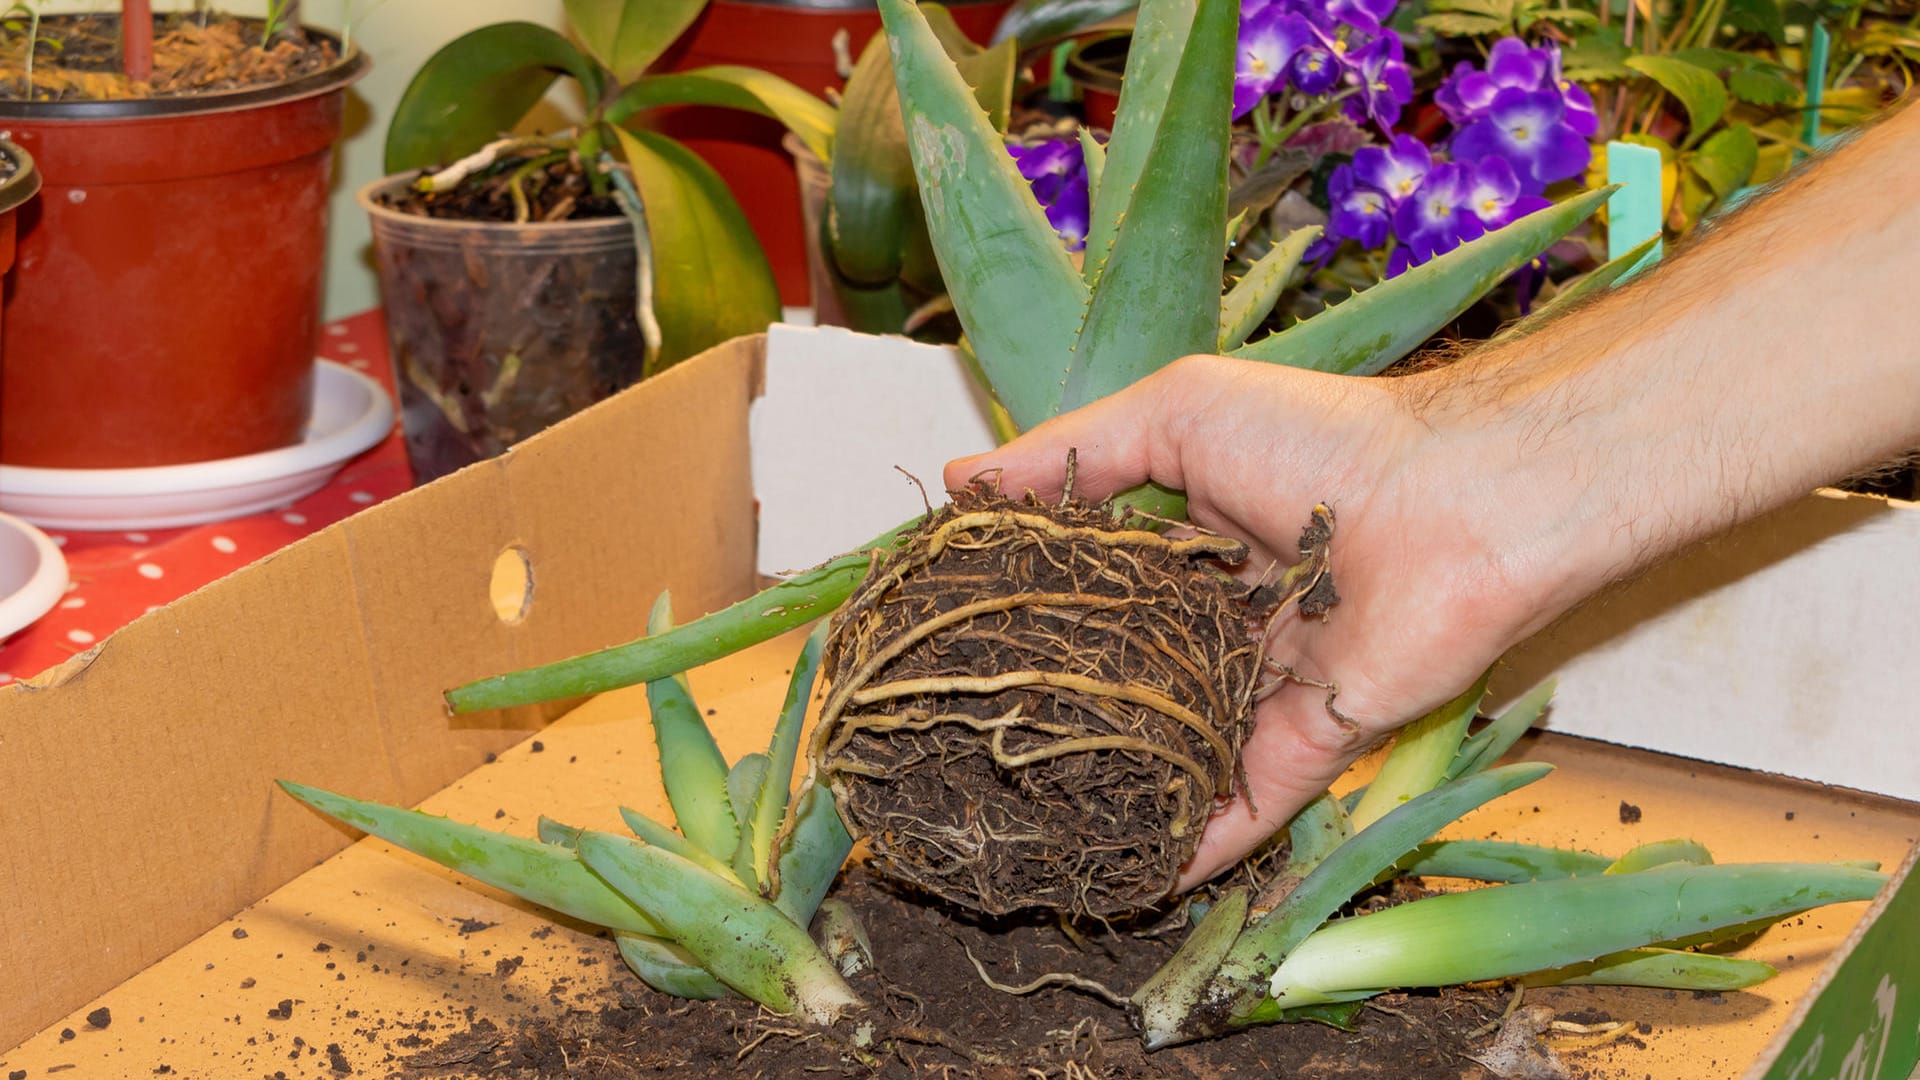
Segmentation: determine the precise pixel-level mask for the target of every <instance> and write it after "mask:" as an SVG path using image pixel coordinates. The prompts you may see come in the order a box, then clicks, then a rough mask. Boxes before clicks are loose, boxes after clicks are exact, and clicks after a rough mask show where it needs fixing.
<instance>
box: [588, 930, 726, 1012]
mask: <svg viewBox="0 0 1920 1080" xmlns="http://www.w3.org/2000/svg"><path fill="white" fill-rule="evenodd" d="M613 940H614V942H615V944H617V945H619V946H620V959H622V960H625V961H626V962H627V966H628V967H629V968H632V969H633V973H634V974H635V975H638V976H640V981H641V982H644V983H646V984H647V985H648V986H651V987H653V988H654V989H655V990H658V991H660V992H661V993H663V994H672V995H673V996H674V997H677V998H686V999H687V1000H689V1001H712V1000H714V999H716V998H723V997H730V996H732V994H733V991H731V990H729V989H727V984H726V983H723V982H721V981H720V980H719V979H716V978H714V977H713V976H712V975H711V974H710V973H708V972H707V971H706V970H705V969H703V968H702V967H701V966H700V965H699V964H697V963H695V962H694V960H693V957H691V956H689V955H687V951H686V950H685V949H681V948H679V947H677V946H675V945H673V944H672V943H671V942H666V941H661V940H660V939H659V938H650V937H641V936H639V935H638V934H615V935H613Z"/></svg>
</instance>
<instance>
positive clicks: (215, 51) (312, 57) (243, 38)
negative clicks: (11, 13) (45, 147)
mask: <svg viewBox="0 0 1920 1080" xmlns="http://www.w3.org/2000/svg"><path fill="white" fill-rule="evenodd" d="M153 24H154V25H153V75H152V78H150V79H148V80H146V81H144V82H135V81H133V80H131V79H129V78H127V76H126V74H125V73H124V72H123V71H122V70H121V46H120V39H121V33H120V17H119V16H118V15H108V14H82V15H46V16H43V17H41V19H40V20H39V24H38V27H37V29H36V28H35V27H34V25H33V23H32V22H31V21H30V20H28V19H24V18H20V19H14V20H10V21H9V26H10V27H14V28H12V29H7V30H5V31H4V34H3V35H0V42H3V44H0V57H4V59H0V97H7V98H12V99H15V100H33V101H82V100H85V101H105V100H123V99H130V98H148V97H171V96H179V95H187V94H211V93H220V92H223V91H228V90H240V89H245V88H248V87H253V86H265V85H272V84H274V83H280V82H285V81H288V80H291V79H296V78H299V77H300V76H302V75H308V74H312V73H314V72H318V71H322V70H324V69H326V68H328V67H330V66H332V65H333V64H334V63H335V62H336V61H337V60H338V59H339V56H338V55H337V54H336V53H335V51H334V48H333V43H332V42H330V41H327V40H325V39H324V38H319V37H308V36H307V35H305V34H275V35H273V38H272V40H270V41H263V40H262V32H263V31H264V30H265V29H266V28H265V26H264V24H263V23H261V22H260V21H259V20H257V19H240V18H235V17H232V16H210V15H208V14H206V13H205V12H204V11H202V12H200V13H197V14H188V13H179V12H174V13H167V14H162V15H156V16H154V19H153ZM29 40H31V41H32V44H33V56H32V67H31V75H32V77H31V79H29V78H28V72H29V68H28V66H27V63H26V61H27V44H28V42H29ZM29 85H31V92H29V90H28V87H29Z"/></svg>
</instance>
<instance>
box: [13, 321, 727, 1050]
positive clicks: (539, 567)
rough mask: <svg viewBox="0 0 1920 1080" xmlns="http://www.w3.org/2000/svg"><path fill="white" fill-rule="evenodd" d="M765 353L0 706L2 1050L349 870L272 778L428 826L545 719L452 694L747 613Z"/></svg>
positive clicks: (295, 563) (344, 541)
mask: <svg viewBox="0 0 1920 1080" xmlns="http://www.w3.org/2000/svg"><path fill="white" fill-rule="evenodd" d="M761 348H762V345H761V342H760V341H759V340H758V339H743V340H741V341H739V342H735V343H731V344H730V345H729V346H723V347H721V348H720V349H716V350H713V351H712V352H710V353H708V354H706V355H705V356H704V357H702V358H699V359H697V360H694V361H689V362H688V363H687V364H685V365H683V366H681V367H680V368H677V369H675V370H674V371H672V372H669V373H668V374H667V376H665V377H663V378H661V379H658V380H654V381H652V382H650V383H648V384H647V385H646V386H643V387H640V388H636V389H635V390H634V391H631V392H629V393H628V394H626V395H623V396H621V397H619V398H617V399H615V400H614V401H612V402H610V403H608V404H607V405H605V406H602V407H601V408H598V409H595V410H591V411H590V412H588V413H585V414H582V415H581V416H579V417H577V418H575V419H574V420H573V421H571V422H569V423H567V424H564V425H561V426H559V427H556V428H554V429H553V430H551V431H548V432H545V433H543V434H542V435H540V436H538V437H536V438H535V439H533V440H530V441H529V442H527V443H524V444H522V446H521V447H520V448H517V449H516V450H515V451H514V452H513V453H511V454H509V455H508V456H507V457H506V458H504V459H501V460H497V461H493V462H488V463H484V464H482V465H479V466H476V467H474V468H471V469H468V470H466V471H464V472H462V473H460V474H458V475H456V476H453V477H449V478H447V479H446V480H444V481H442V482H440V483H436V484H434V485H430V486H428V487H426V488H423V489H420V490H418V491H415V492H412V493H409V494H408V495H405V496H402V497H400V498H398V499H394V500H391V501H390V502H388V503H386V504H383V505H381V506H378V507H374V508H371V509H370V510H368V511H366V512H364V513H362V514H360V515H358V516H356V517H353V518H350V519H348V520H347V521H344V522H342V523H340V524H339V525H336V526H334V527H333V528H330V529H328V530H325V531H324V532H322V533H319V534H317V535H315V536H313V537H311V538H308V539H307V540H305V541H302V542H300V543H298V544H295V545H293V546H291V547H289V548H287V549H285V550H283V551H281V552H279V553H277V554H276V555H273V556H271V557H269V558H267V559H264V560H262V561H260V562H258V563H255V564H254V565H252V566H249V567H247V568H245V569H243V570H241V571H239V572H237V573H235V574H233V575H230V576H229V577H227V578H225V579H222V580H221V581H218V582H215V583H214V584H212V585H210V586H208V587H206V588H205V589H202V590H200V591H199V592H197V593H195V594H193V595H192V596H189V597H186V598H184V599H182V600H180V601H178V602H176V603H175V604H172V605H169V606H168V607H166V608H164V609H162V610H160V611H158V612H155V613H152V614H150V615H148V616H147V617H145V618H143V619H140V620H138V621H137V622H135V623H133V624H132V625H130V626H128V627H126V628H125V629H123V630H122V631H121V632H119V633H117V634H115V635H113V636H112V637H110V638H109V639H107V640H106V641H104V642H102V643H101V644H100V645H99V646H98V647H97V648H95V649H94V650H92V651H91V652H90V653H88V654H86V655H84V656H82V657H79V658H76V659H75V660H74V661H73V662H71V663H69V664H67V665H64V666H63V667H61V668H59V669H57V670H55V671H53V672H49V673H48V674H47V675H45V676H43V677H41V678H38V679H35V680H32V682H31V683H30V684H27V685H19V686H9V687H6V688H4V689H0V987H4V989H0V1046H5V1045H11V1044H13V1043H15V1042H18V1041H19V1040H20V1039H22V1038H24V1037H26V1036H27V1035H28V1034H29V1033H31V1032H33V1031H35V1030H37V1029H39V1028H40V1027H42V1026H43V1025H45V1024H46V1023H48V1022H49V1021H51V1020H52V1019H54V1018H55V1017H57V1016H59V1015H61V1014H63V1013H65V1012H67V1011H68V1010H71V1009H73V1008H74V1007H75V1006H77V1005H79V1004H80V1003H81V1002H84V1001H86V1000H87V999H89V998H91V997H93V996H95V995H97V994H99V993H101V992H103V991H105V990H106V989H108V988H109V987H112V986H114V985H115V984H117V983H119V982H121V981H122V980H124V979H126V978H127V977H128V976H130V975H132V974H134V973H136V972H138V971H140V970H141V969H142V968H144V967H146V966H147V965H149V964H151V963H153V962H154V961H155V960H158V959H160V958H161V957H163V956H165V955H167V954H168V953H169V952H172V951H173V950H175V949H178V948H179V947H180V946H181V945H183V944H185V943H186V942H188V941H190V940H192V939H193V938H194V937H195V936H197V935H199V934H201V933H202V932H203V931H205V929H206V928H207V927H208V926H211V925H214V924H215V923H217V922H219V921H220V920H221V919H224V918H226V917H228V916H229V915H231V914H233V913H234V912H235V911H238V910H239V909H241V908H242V907H244V906H245V905H247V904H248V903H250V902H252V901H254V900H256V899H258V898H259V897H261V896H263V895H265V894H267V893H268V892H270V891H271V890H272V889H274V888H276V887H278V886H279V885H281V884H282V883H284V882H286V881H287V880H288V879H290V878H292V877H294V876H295V875H297V874H299V873H301V872H302V871H304V870H306V869H308V868H309V867H311V866H313V865H314V863H316V862H318V861H319V860H321V859H322V858H324V857H325V856H327V855H328V854H330V853H332V852H334V851H337V850H339V849H340V848H341V847H342V846H343V845H344V844H345V843H346V842H347V840H348V837H347V836H345V835H344V834H343V833H341V832H340V831H338V830H335V829H332V828H329V827H328V826H326V825H325V824H323V823H321V822H320V821H318V820H316V819H315V817H314V816H313V815H311V814H309V813H306V812H304V811H303V810H301V809H300V808H299V807H297V806H294V805H292V804H290V803H289V802H288V801H287V800H286V799H284V798H283V797H279V796H277V795H276V794H275V793H274V792H273V791H272V790H271V789H270V787H269V783H268V782H269V780H270V779H271V778H272V777H274V776H282V775H292V776H300V777H303V778H305V779H308V780H310V781H312V782H315V783H321V784H330V785H336V786H339V787H342V788H346V789H351V790H354V791H357V792H359V793H361V794H364V795H368V796H372V797H378V798H383V799H390V800H396V801H400V802H413V801H417V800H419V799H421V798H424V797H425V796H426V795H428V794H429V793H431V792H433V791H434V790H436V789H438V788H440V787H442V786H444V785H445V784H447V783H448V782H450V781H451V780H453V779H454V778H456V777H458V776H460V775H462V774H463V773H466V772H468V771H469V770H471V769H473V768H474V767H475V766H477V765H479V764H480V763H481V762H482V761H483V760H484V758H485V757H486V755H487V754H488V753H489V752H491V751H495V750H498V749H501V748H503V747H505V746H507V745H510V744H511V743H512V742H514V741H516V740H518V739H520V738H523V737H524V736H525V734H526V732H527V731H528V730H529V729H531V728H533V727H535V726H537V725H538V724H539V723H540V722H541V721H542V720H543V719H544V715H543V713H544V714H545V715H550V714H552V713H553V712H555V711H557V710H555V709H547V710H521V711H519V712H518V713H517V714H516V715H482V716H478V717H463V718H460V719H458V720H449V719H448V718H447V717H446V716H445V715H444V712H443V709H442V706H441V703H440V692H441V691H442V690H444V689H445V688H447V687H448V686H451V685H454V684H455V683H458V682H463V681H466V680H469V679H473V678H478V677H481V676H485V675H489V674H493V673H496V672H499V671H503V670H509V669H511V668H513V667H516V666H520V665H521V664H523V663H528V662H534V661H537V660H545V659H552V658H556V657H559V656H564V655H568V654H572V653H578V652H584V651H588V650H590V649H593V648H597V647H599V646H601V645H603V644H606V643H609V642H611V641H616V640H621V639H624V638H630V637H633V636H635V635H636V634H637V633H638V632H639V631H640V629H641V628H642V627H643V626H644V611H645V601H646V600H650V599H651V597H652V595H653V594H654V592H655V591H657V590H658V589H660V588H663V587H665V586H667V585H668V584H669V583H671V584H672V585H673V587H674V588H675V589H676V591H677V592H678V595H679V597H680V601H681V610H682V611H683V612H686V613H688V614H696V613H698V612H700V611H704V610H709V609H712V608H715V607H718V606H721V605H722V604H724V603H727V602H729V601H731V600H733V599H736V598H737V597H738V596H740V595H742V594H743V593H744V592H745V591H747V590H748V589H749V588H750V587H751V585H752V584H753V576H752V567H753V559H752V544H753V540H752V537H753V506H752V484H751V478H750V476H749V471H748V468H747V457H746V449H745V419H744V417H745V413H746V408H745V406H746V402H747V400H748V399H749V398H750V397H751V395H752V393H753V392H754V390H755V388H756V387H757V385H758V380H759V374H758V373H759V370H760V362H761ZM666 462H671V463H672V464H671V466H668V465H666V464H664V463H666ZM688 508H693V509H692V510H691V511H689V509H688ZM515 544H518V545H521V546H523V547H525V548H526V549H527V550H528V551H529V553H530V556H531V558H532V560H533V565H534V573H535V583H536V591H535V599H534V603H533V605H532V607H531V609H530V610H529V612H528V615H527V617H526V619H525V620H524V621H522V622H520V623H518V624H515V625H509V624H508V623H505V622H502V621H501V620H500V619H499V618H498V617H497V616H496V615H495V614H494V612H493V608H492V606H491V604H490V602H489V600H488V586H489V579H490V573H491V570H492V566H493V562H494V559H495V556H496V555H497V554H498V553H499V552H500V551H501V550H503V549H504V548H506V547H508V546H510V545H515ZM616 552H617V554H618V558H617V559H614V558H612V556H613V554H614V553H616ZM696 552H697V553H698V557H691V555H692V554H693V553H696ZM609 566H617V567H618V570H617V572H608V569H607V568H608V567H609ZM268 1071H269V1072H271V1070H268ZM112 1075H118V1074H117V1073H115V1074H112ZM202 1075H205V1074H204V1073H203V1074H202Z"/></svg>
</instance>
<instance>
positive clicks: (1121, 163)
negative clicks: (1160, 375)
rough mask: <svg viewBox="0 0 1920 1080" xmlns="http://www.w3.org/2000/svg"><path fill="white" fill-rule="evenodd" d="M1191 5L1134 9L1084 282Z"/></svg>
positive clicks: (1167, 1) (1137, 157) (1175, 62)
mask: <svg viewBox="0 0 1920 1080" xmlns="http://www.w3.org/2000/svg"><path fill="white" fill-rule="evenodd" d="M1195 2H1196V0H1142V2H1141V4H1140V13H1139V16H1138V21H1137V22H1136V24H1135V26H1134V31H1133V37H1132V40H1130V41H1129V42H1128V44H1127V70H1126V74H1125V75H1124V77H1123V78H1122V80H1121V83H1120V104H1119V107H1118V109H1117V111H1116V112H1115V113H1114V120H1113V137H1112V138H1111V139H1109V140H1108V141H1107V160H1106V167H1105V169H1104V171H1103V172H1102V175H1101V177H1100V190H1099V191H1098V192H1096V193H1095V197H1094V201H1093V204H1092V210H1091V214H1090V216H1089V218H1088V223H1087V255H1086V263H1085V270H1084V274H1085V276H1086V279H1087V281H1089V282H1092V281H1095V280H1097V279H1098V278H1099V276H1100V273H1101V268H1102V267H1103V266H1105V265H1106V261H1107V254H1108V252H1109V251H1110V250H1111V249H1112V246H1113V242H1114V237H1115V235H1116V234H1117V233H1118V231H1119V228H1120V218H1121V216H1122V215H1123V214H1125V213H1127V212H1128V207H1129V206H1130V205H1132V203H1133V191H1134V185H1135V184H1138V183H1139V182H1140V177H1141V174H1143V173H1144V172H1145V171H1146V167H1147V158H1148V156H1149V155H1150V154H1151V153H1152V151H1153V143H1154V139H1155V138H1157V137H1158V135H1159V132H1160V117H1161V112H1162V110H1163V109H1164V108H1165V107H1166V104H1167V97H1168V90H1169V88H1171V87H1172V86H1173V76H1174V72H1175V71H1176V70H1178V68H1179V66H1180V57H1181V55H1182V54H1183V53H1185V52H1186V48H1187V33H1188V31H1189V30H1191V29H1192V27H1193V18H1194V10H1195ZM1229 92H1231V89H1229ZM1222 164H1224V162H1222ZM1223 216H1224V215H1223ZM1023 426H1027V425H1023Z"/></svg>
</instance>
